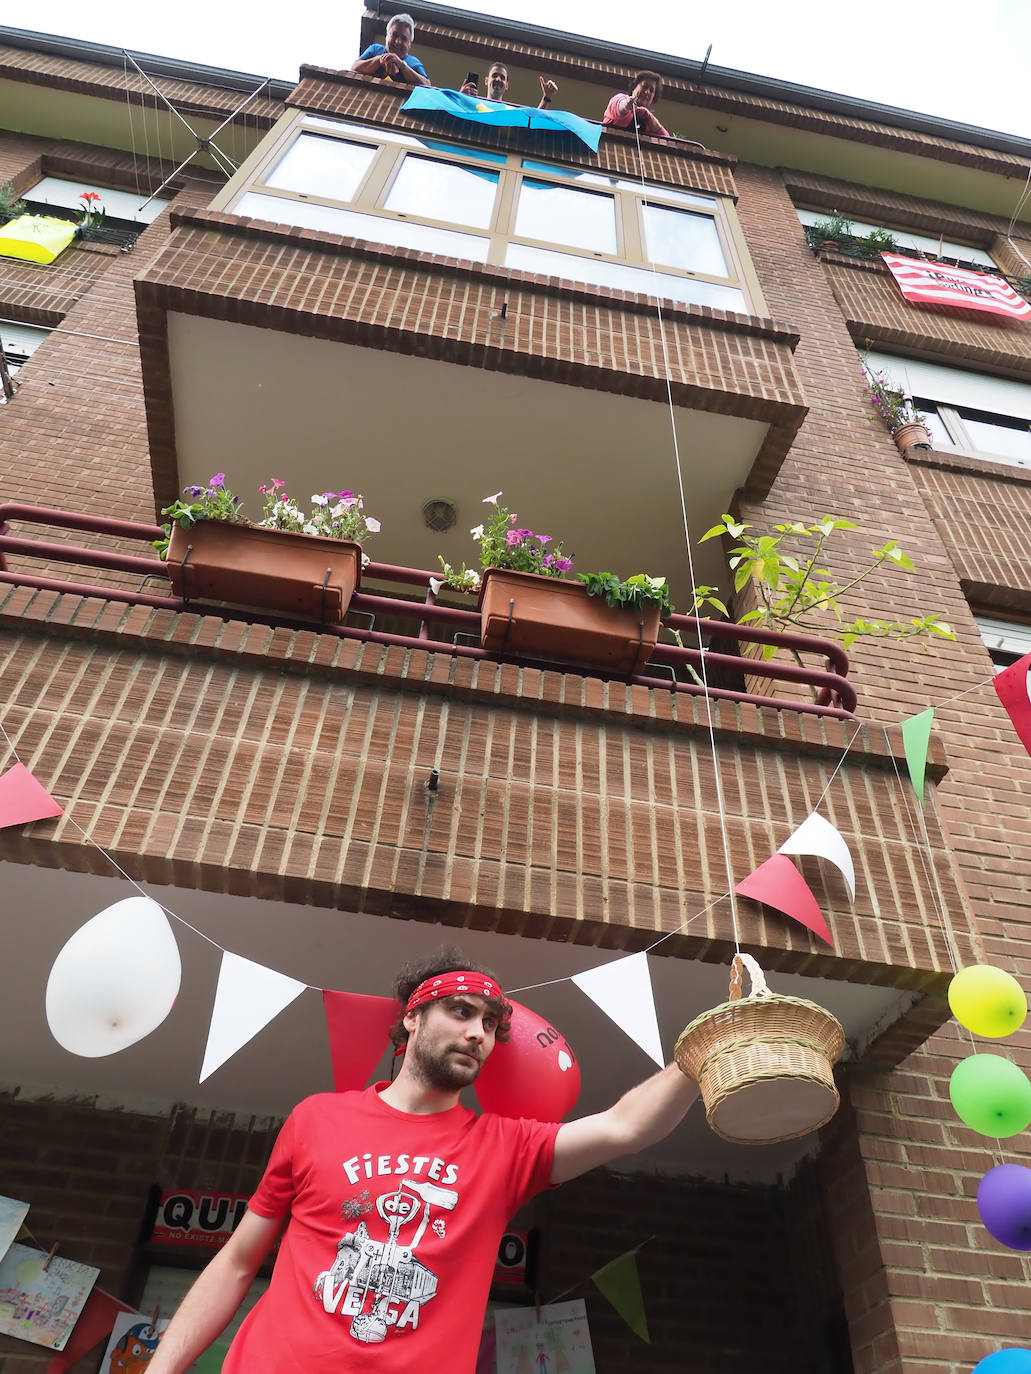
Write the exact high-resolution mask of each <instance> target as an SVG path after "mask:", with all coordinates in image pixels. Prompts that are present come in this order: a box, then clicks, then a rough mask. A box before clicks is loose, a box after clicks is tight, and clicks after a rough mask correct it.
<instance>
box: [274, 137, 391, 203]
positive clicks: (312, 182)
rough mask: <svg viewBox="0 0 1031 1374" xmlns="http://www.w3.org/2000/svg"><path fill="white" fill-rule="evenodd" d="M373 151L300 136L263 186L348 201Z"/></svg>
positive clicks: (343, 141) (334, 140) (340, 141)
mask: <svg viewBox="0 0 1031 1374" xmlns="http://www.w3.org/2000/svg"><path fill="white" fill-rule="evenodd" d="M375 156H376V149H375V148H370V147H367V146H366V145H365V144H361V143H349V142H348V141H347V140H346V139H343V138H322V137H321V136H320V135H319V134H301V135H299V137H298V138H297V139H296V140H295V141H294V143H293V144H292V145H291V146H290V148H288V149H287V151H286V153H285V154H284V155H283V156H282V157H281V158H280V159H279V161H278V162H277V163H276V165H275V167H273V168H272V170H271V171H270V172H269V174H268V176H267V177H266V178H265V185H266V186H276V187H278V188H279V189H280V190H281V191H296V192H297V193H298V194H299V195H304V196H323V197H325V198H326V199H327V200H351V199H352V198H353V196H354V193H355V192H356V191H357V189H358V187H359V185H360V183H361V180H362V177H364V175H365V173H366V172H367V171H368V170H369V167H370V166H371V164H372V160H373V158H374V157H375Z"/></svg>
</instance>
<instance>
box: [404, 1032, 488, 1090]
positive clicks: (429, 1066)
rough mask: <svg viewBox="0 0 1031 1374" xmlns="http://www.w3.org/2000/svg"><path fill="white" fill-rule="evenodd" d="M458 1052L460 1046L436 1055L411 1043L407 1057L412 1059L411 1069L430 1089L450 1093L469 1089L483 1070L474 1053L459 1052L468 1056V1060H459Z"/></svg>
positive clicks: (467, 1051)
mask: <svg viewBox="0 0 1031 1374" xmlns="http://www.w3.org/2000/svg"><path fill="white" fill-rule="evenodd" d="M456 1051H458V1046H456V1045H451V1046H449V1047H448V1048H446V1049H443V1050H440V1051H439V1052H437V1053H434V1052H433V1051H432V1050H428V1049H423V1048H422V1047H421V1046H420V1045H418V1044H412V1043H411V1042H409V1046H408V1051H407V1057H409V1058H410V1059H411V1067H412V1070H413V1072H414V1073H415V1075H416V1076H417V1077H418V1078H419V1079H420V1080H421V1081H422V1082H423V1083H425V1084H426V1086H427V1087H428V1088H435V1089H436V1090H437V1091H438V1092H446V1093H450V1092H458V1091H459V1090H460V1089H461V1088H465V1087H468V1085H469V1084H470V1083H472V1082H474V1081H475V1079H476V1076H477V1074H478V1073H479V1072H480V1068H481V1064H480V1061H479V1058H478V1056H476V1054H475V1052H474V1051H472V1050H461V1051H458V1052H459V1053H460V1054H462V1055H465V1054H468V1055H469V1058H468V1059H462V1058H458V1057H457V1054H456ZM473 1059H475V1060H476V1062H475V1063H473V1062H472V1060H473Z"/></svg>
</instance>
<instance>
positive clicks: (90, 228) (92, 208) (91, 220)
mask: <svg viewBox="0 0 1031 1374" xmlns="http://www.w3.org/2000/svg"><path fill="white" fill-rule="evenodd" d="M79 199H80V200H81V201H82V207H81V210H80V213H79V218H78V219H77V220H76V221H75V231H76V236H77V237H78V238H80V239H89V238H90V237H92V235H93V233H94V232H95V231H96V230H97V229H100V228H101V227H102V226H103V223H104V220H105V219H106V218H107V212H106V211H105V210H104V205H103V202H102V201H101V199H100V192H99V191H80V192H79Z"/></svg>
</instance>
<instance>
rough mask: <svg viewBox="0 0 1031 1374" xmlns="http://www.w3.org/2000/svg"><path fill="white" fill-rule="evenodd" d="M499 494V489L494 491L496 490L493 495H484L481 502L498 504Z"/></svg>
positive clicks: (488, 504)
mask: <svg viewBox="0 0 1031 1374" xmlns="http://www.w3.org/2000/svg"><path fill="white" fill-rule="evenodd" d="M500 495H501V492H500V491H496V492H495V493H494V495H493V496H485V497H484V498H483V504H484V505H485V506H496V505H497V504H498V497H499V496H500Z"/></svg>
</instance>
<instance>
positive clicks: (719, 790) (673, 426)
mask: <svg viewBox="0 0 1031 1374" xmlns="http://www.w3.org/2000/svg"><path fill="white" fill-rule="evenodd" d="M634 109H635V113H634V120H633V124H634V138H635V140H636V143H637V165H638V174H639V177H640V182H641V195H642V197H643V196H645V195H647V183H646V182H645V177H644V153H643V152H642V151H641V131H640V129H639V128H638V127H637V115H636V106H635V107H634ZM647 238H648V236H647V231H646V232H645V249H646V251H648V243H647ZM648 265H649V267H650V268H651V270H652V273H653V275H654V276H655V277H656V279H657V277H658V269H657V267H656V265H655V262H654V261H653V260H652V258H651V257H650V255H649V258H648ZM655 313H656V316H657V319H658V325H659V342H660V344H661V346H662V366H663V371H664V373H665V380H666V401H667V403H668V405H669V427H670V433H671V435H672V438H673V461H674V465H675V467H676V474H677V488H678V490H679V493H680V513H681V516H682V517H683V522H684V547H685V550H686V552H687V568H688V574H689V576H690V579H691V587H692V589H693V588H694V587H696V586H697V578H696V577H695V570H694V556H693V554H692V552H691V529H690V524H689V521H688V518H687V499H686V497H685V495H684V473H683V468H682V466H681V463H680V443H679V440H678V438H677V420H676V411H675V410H674V408H673V381H672V376H671V371H670V362H669V350H668V348H667V346H666V323H665V320H664V319H663V315H662V295H661V292H660V289H659V287H658V282H657V280H656V289H655ZM695 634H696V636H697V641H698V658H699V667H700V669H701V679H702V696H703V699H704V701H705V717H706V723H707V725H708V731H709V749H710V752H711V755H712V772H713V781H714V782H715V786H716V805H717V808H718V810H719V816H720V838H721V840H722V843H723V862H724V866H725V868H726V876H727V888H728V890H729V891H728V895H729V897H730V919H731V924H732V926H733V929H734V949H735V951H736V952H737V953H738V954H740V953H741V936H740V931H739V928H738V919H737V898H736V895H735V893H734V868H733V864H732V863H731V858H730V837H729V835H728V834H727V813H726V807H725V805H724V800H723V782H722V779H721V777H720V766H719V756H718V754H717V751H716V726H715V722H714V721H713V715H712V697H711V695H710V692H709V673H708V669H707V667H706V663H705V656H706V648H705V645H704V643H703V642H702V627H701V623H700V622H699V620H698V618H697V617H695Z"/></svg>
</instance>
